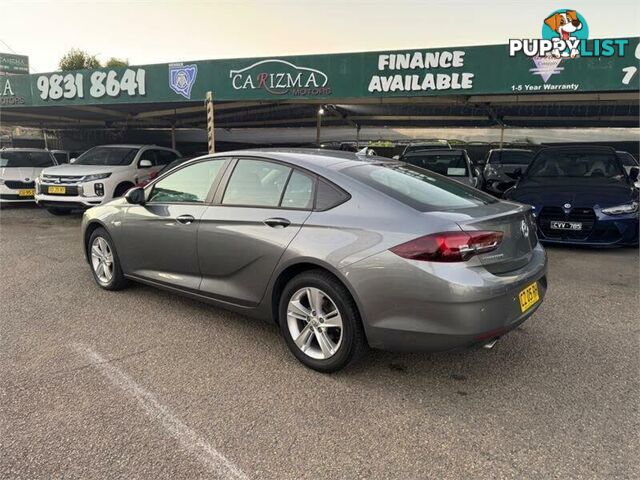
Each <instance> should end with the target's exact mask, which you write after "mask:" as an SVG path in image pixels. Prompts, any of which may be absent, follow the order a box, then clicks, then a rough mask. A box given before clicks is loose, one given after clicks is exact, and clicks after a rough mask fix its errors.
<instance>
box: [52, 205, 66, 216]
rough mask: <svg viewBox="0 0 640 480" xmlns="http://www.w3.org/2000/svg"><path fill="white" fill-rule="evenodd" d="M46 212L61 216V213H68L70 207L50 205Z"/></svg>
mask: <svg viewBox="0 0 640 480" xmlns="http://www.w3.org/2000/svg"><path fill="white" fill-rule="evenodd" d="M47 212H49V213H50V214H51V215H56V216H61V215H69V214H70V213H71V209H70V208H59V207H50V208H47Z"/></svg>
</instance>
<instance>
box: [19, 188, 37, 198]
mask: <svg viewBox="0 0 640 480" xmlns="http://www.w3.org/2000/svg"><path fill="white" fill-rule="evenodd" d="M35 193H36V191H35V190H34V189H33V188H25V189H23V190H18V196H19V197H33V196H34V195H35Z"/></svg>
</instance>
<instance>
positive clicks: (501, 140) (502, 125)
mask: <svg viewBox="0 0 640 480" xmlns="http://www.w3.org/2000/svg"><path fill="white" fill-rule="evenodd" d="M503 143H504V123H503V124H501V125H500V150H502V144H503Z"/></svg>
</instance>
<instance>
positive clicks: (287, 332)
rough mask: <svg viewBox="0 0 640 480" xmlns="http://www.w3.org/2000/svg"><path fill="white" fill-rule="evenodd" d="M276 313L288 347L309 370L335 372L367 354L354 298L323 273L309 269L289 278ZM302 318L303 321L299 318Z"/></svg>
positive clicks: (331, 276) (336, 280)
mask: <svg viewBox="0 0 640 480" xmlns="http://www.w3.org/2000/svg"><path fill="white" fill-rule="evenodd" d="M310 298H311V299H312V300H311V301H310ZM318 300H319V301H318ZM318 304H320V307H319V308H318ZM278 312H279V317H278V318H279V324H280V330H281V332H282V335H283V336H284V338H285V341H286V343H287V346H288V347H289V349H290V350H291V352H292V353H293V355H294V356H295V357H296V358H297V359H298V360H299V361H300V362H302V363H303V364H304V365H306V366H307V367H309V368H312V369H314V370H317V371H319V372H324V373H330V372H336V371H338V370H341V369H342V368H344V367H346V366H347V365H348V364H350V363H352V362H354V361H356V360H357V359H359V358H360V357H361V356H362V355H363V354H364V352H365V351H366V347H367V342H366V339H365V334H364V330H363V328H362V322H361V320H360V315H359V313H358V309H357V307H356V304H355V302H354V300H353V298H352V297H351V295H350V293H349V291H348V290H347V289H346V288H345V286H344V285H343V284H342V283H340V281H338V279H336V278H335V277H334V276H333V275H331V274H330V273H328V272H326V271H324V270H309V271H307V272H303V273H301V274H299V275H297V276H296V277H294V278H293V279H291V280H290V281H289V283H287V285H286V286H285V288H284V290H283V292H282V295H281V297H280V305H279V309H278ZM304 312H306V313H308V314H309V315H305V313H304ZM336 312H337V315H336ZM305 316H306V320H305V319H303V318H302V317H305ZM338 323H340V325H341V326H340V327H338V326H337V324H338ZM327 325H328V326H327ZM296 340H297V343H296ZM327 340H328V342H327ZM298 344H301V346H298ZM321 344H322V345H321Z"/></svg>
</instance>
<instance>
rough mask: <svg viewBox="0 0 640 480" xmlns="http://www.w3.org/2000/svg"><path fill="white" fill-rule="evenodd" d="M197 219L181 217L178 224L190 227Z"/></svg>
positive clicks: (190, 216)
mask: <svg viewBox="0 0 640 480" xmlns="http://www.w3.org/2000/svg"><path fill="white" fill-rule="evenodd" d="M194 220H195V217H194V216H193V215H180V216H179V217H178V218H176V222H178V223H181V224H182V225H189V224H191V223H193V221H194Z"/></svg>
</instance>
